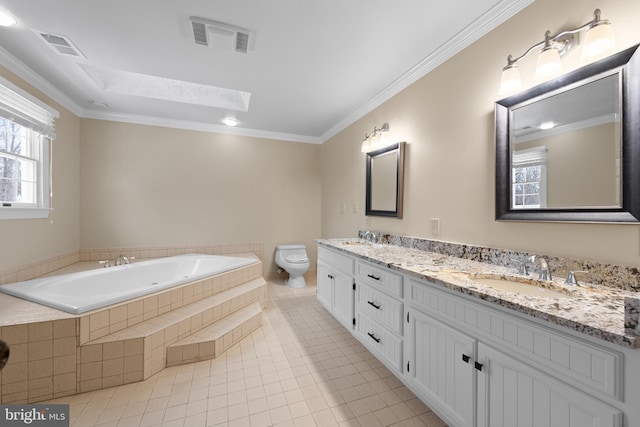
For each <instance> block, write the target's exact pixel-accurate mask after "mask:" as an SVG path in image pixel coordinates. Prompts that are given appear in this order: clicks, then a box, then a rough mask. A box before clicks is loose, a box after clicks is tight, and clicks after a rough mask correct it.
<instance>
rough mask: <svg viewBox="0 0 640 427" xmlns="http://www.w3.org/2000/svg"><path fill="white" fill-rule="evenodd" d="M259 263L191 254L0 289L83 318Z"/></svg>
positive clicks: (20, 283)
mask: <svg viewBox="0 0 640 427" xmlns="http://www.w3.org/2000/svg"><path fill="white" fill-rule="evenodd" d="M256 262H258V261H257V260H256V259H253V258H240V257H231V256H217V255H200V254H188V255H177V256H173V257H168V258H158V259H153V260H149V261H141V262H135V263H132V264H127V265H120V266H115V267H109V268H98V269H95V270H88V271H82V272H79V273H71V274H63V275H60V276H52V277H43V278H40V279H33V280H28V281H26V282H17V283H11V284H9V285H2V286H0V292H4V293H6V294H9V295H13V296H16V297H18V298H23V299H26V300H29V301H33V302H37V303H39V304H43V305H46V306H49V307H53V308H57V309H58V310H63V311H66V312H67V313H72V314H80V313H84V312H86V311H90V310H95V309H96V308H100V307H105V306H107V305H111V304H115V303H118V302H121V301H126V300H129V299H133V298H137V297H139V296H142V295H147V294H150V293H153V292H158V291H161V290H164V289H168V288H171V287H174V286H178V285H182V284H184V283H188V282H194V281H197V280H201V279H204V278H205V277H210V276H215V275H216V274H219V273H222V272H225V271H229V270H233V269H236V268H240V267H244V266H247V265H250V264H254V263H256Z"/></svg>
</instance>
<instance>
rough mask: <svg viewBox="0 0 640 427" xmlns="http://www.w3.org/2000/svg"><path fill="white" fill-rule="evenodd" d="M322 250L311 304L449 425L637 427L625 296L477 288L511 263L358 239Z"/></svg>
mask: <svg viewBox="0 0 640 427" xmlns="http://www.w3.org/2000/svg"><path fill="white" fill-rule="evenodd" d="M318 246H319V247H318V281H317V283H318V290H317V292H318V300H319V301H320V302H321V303H322V304H323V305H324V307H325V308H326V309H327V310H328V311H329V312H330V313H332V314H333V316H334V317H336V319H338V320H339V321H340V322H341V323H342V324H343V325H344V326H345V327H346V328H347V329H349V330H350V331H351V333H352V334H353V335H354V336H355V337H356V338H357V339H358V340H359V341H360V342H361V343H362V344H363V345H365V346H366V347H367V348H368V349H369V350H370V351H371V352H372V353H373V354H374V355H375V356H376V357H377V358H378V359H379V360H380V361H381V362H382V363H383V364H384V365H385V366H386V367H387V368H388V369H390V370H391V371H392V372H393V373H394V374H395V375H396V376H397V377H398V378H399V379H400V380H401V381H402V382H403V383H404V384H406V385H407V386H408V387H409V388H410V389H411V390H412V391H413V392H414V393H415V394H416V395H417V396H418V397H419V398H420V399H421V400H423V401H424V402H425V403H426V404H427V405H428V406H429V407H430V408H431V409H433V410H434V412H436V413H437V414H438V415H439V416H440V417H441V418H442V419H443V420H445V422H447V423H448V424H449V425H451V426H460V427H473V426H478V427H500V426H504V427H517V426H563V427H567V426H568V427H584V426H600V427H604V426H606V427H614V426H616V427H621V426H638V425H640V381H638V378H640V350H639V349H638V348H639V347H640V338H638V337H636V336H634V335H630V334H628V333H627V332H625V329H624V307H623V306H621V305H623V304H624V303H623V301H624V297H625V296H629V295H632V293H631V292H628V291H623V290H618V289H611V288H607V287H604V286H596V285H585V286H579V287H570V286H565V285H563V284H562V282H563V281H562V280H560V281H557V280H556V281H553V282H550V283H549V285H548V286H549V287H551V288H553V289H554V290H555V291H554V292H556V293H552V294H551V297H544V296H543V297H539V296H530V295H522V294H516V293H513V292H509V291H504V290H497V289H494V288H491V287H489V286H485V285H483V284H481V283H479V282H480V281H479V282H475V281H474V280H478V279H479V278H486V277H494V278H498V279H496V280H499V279H505V278H509V277H512V276H515V269H514V268H513V267H509V268H508V267H502V266H499V265H492V264H488V263H484V262H477V261H470V260H467V259H462V258H457V257H454V256H449V255H443V254H440V253H435V252H425V251H422V250H417V249H410V248H406V247H401V246H397V245H389V244H374V243H370V242H368V241H365V240H360V239H355V240H354V239H350V240H343V239H332V240H319V241H318ZM545 286H546V284H545Z"/></svg>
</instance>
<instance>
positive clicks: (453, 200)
mask: <svg viewBox="0 0 640 427" xmlns="http://www.w3.org/2000/svg"><path fill="white" fill-rule="evenodd" d="M596 7H599V8H600V9H602V16H603V18H607V19H609V20H611V22H612V23H613V25H614V32H615V36H616V42H617V46H618V48H620V49H622V48H625V47H629V46H631V45H633V44H635V43H637V42H638V41H640V27H639V26H638V25H637V22H638V19H639V18H640V2H638V1H636V0H598V1H591V0H589V1H584V0H568V1H564V2H557V1H555V0H537V1H536V2H534V3H533V4H532V5H530V6H529V7H527V8H526V9H524V10H523V11H521V12H520V13H519V14H518V15H516V16H515V17H513V18H512V19H510V20H509V21H507V22H506V23H504V24H503V25H501V26H500V27H498V28H496V29H495V30H494V31H492V32H491V33H489V34H487V35H486V36H485V37H483V38H482V39H480V40H479V41H477V42H476V43H474V44H473V45H472V46H470V47H468V48H467V49H465V50H464V51H462V52H461V53H459V54H458V55H456V56H455V57H453V58H452V59H450V60H449V61H447V62H446V63H445V64H443V65H441V66H440V67H438V68H437V69H435V70H434V71H433V72H431V73H430V74H429V75H427V76H425V77H424V78H422V79H421V80H419V81H418V82H416V83H414V84H413V85H412V86H411V87H409V88H407V89H406V90H404V91H403V92H401V93H400V94H398V95H397V96H395V97H394V98H392V99H391V100H389V101H388V102H386V103H384V104H383V105H382V106H380V107H379V108H377V109H376V110H375V111H373V112H371V113H370V114H368V115H367V116H365V117H363V118H362V119H360V120H359V121H357V122H356V123H354V124H353V125H352V126H350V127H349V128H348V129H346V130H344V131H343V132H341V133H339V134H338V135H336V136H335V137H334V138H332V139H331V140H330V141H328V142H327V143H325V144H324V145H323V147H322V176H323V181H322V234H323V236H324V237H349V236H354V235H355V234H356V233H357V230H358V229H361V228H365V227H367V228H371V229H374V230H379V231H384V232H392V233H398V234H406V235H412V236H419V237H426V238H436V239H440V240H448V241H456V242H466V243H474V244H481V245H489V246H496V247H501V248H510V249H517V250H528V251H536V252H542V253H548V254H553V255H560V256H562V255H564V256H572V257H579V258H586V259H593V260H599V261H604V262H617V263H621V264H628V265H637V264H638V263H639V262H640V233H639V227H638V226H637V225H615V224H569V223H526V222H496V221H494V197H495V193H494V167H495V161H494V122H493V105H494V102H495V101H496V100H497V99H499V96H498V86H499V80H500V71H501V69H502V67H503V66H504V65H505V64H506V57H507V55H508V54H513V55H520V54H521V53H523V52H524V51H525V50H526V49H527V48H528V47H529V46H530V45H532V44H534V43H536V42H538V41H540V40H542V38H543V37H544V32H545V30H547V29H550V30H551V31H552V32H554V31H559V30H561V29H566V28H569V27H576V26H578V25H581V24H583V23H584V22H587V21H589V20H590V19H591V16H592V12H593V10H594V9H595V8H596ZM579 56H580V55H579V52H573V53H572V54H571V55H570V56H569V57H568V58H567V61H566V64H567V65H568V66H569V68H572V67H573V68H575V67H576V66H578V58H579ZM535 62H536V61H535V57H533V58H528V59H527V60H526V61H525V64H523V65H522V66H521V74H522V77H523V82H524V83H525V85H526V86H531V85H532V83H533V68H534V67H535ZM385 122H388V123H389V125H390V133H391V137H393V139H395V140H397V141H406V142H407V147H406V148H407V151H406V158H405V162H406V166H405V167H406V170H405V207H404V208H405V209H404V219H402V220H397V219H389V218H376V217H372V218H370V219H367V218H366V217H365V216H364V213H363V210H362V209H360V210H358V212H357V213H355V214H354V213H352V212H353V211H352V210H351V209H347V211H346V213H344V214H342V213H341V211H340V205H341V204H342V203H345V204H347V206H349V207H350V206H352V204H353V203H358V204H359V206H362V205H363V204H364V197H365V196H364V194H365V193H364V184H365V158H364V155H363V154H362V153H360V144H361V142H362V135H364V134H365V133H366V132H368V131H370V130H371V129H372V128H373V127H374V126H381V124H382V123H385ZM431 218H439V219H440V221H441V234H440V235H434V234H432V230H431V221H430V219H431Z"/></svg>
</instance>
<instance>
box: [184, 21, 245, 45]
mask: <svg viewBox="0 0 640 427" xmlns="http://www.w3.org/2000/svg"><path fill="white" fill-rule="evenodd" d="M189 19H190V20H191V26H192V27H193V38H194V41H195V43H196V44H199V45H203V46H209V47H213V48H217V49H225V50H233V51H235V52H240V53H247V51H249V50H251V49H252V47H253V46H252V42H253V33H252V32H251V31H249V30H246V29H244V28H239V27H235V26H233V25H229V24H225V23H222V22H217V21H212V20H210V19H206V18H199V17H197V16H192V17H190V18H189Z"/></svg>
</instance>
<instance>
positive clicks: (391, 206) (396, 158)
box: [365, 142, 405, 219]
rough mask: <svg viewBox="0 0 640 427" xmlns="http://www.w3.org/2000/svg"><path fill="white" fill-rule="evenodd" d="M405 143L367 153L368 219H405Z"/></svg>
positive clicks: (366, 212)
mask: <svg viewBox="0 0 640 427" xmlns="http://www.w3.org/2000/svg"><path fill="white" fill-rule="evenodd" d="M404 145H405V143H404V142H399V143H397V144H393V145H389V146H386V147H383V148H380V149H379V150H375V151H371V152H369V153H367V179H366V181H367V183H366V211H365V214H366V215H367V216H387V217H395V218H398V219H402V204H403V199H404Z"/></svg>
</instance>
